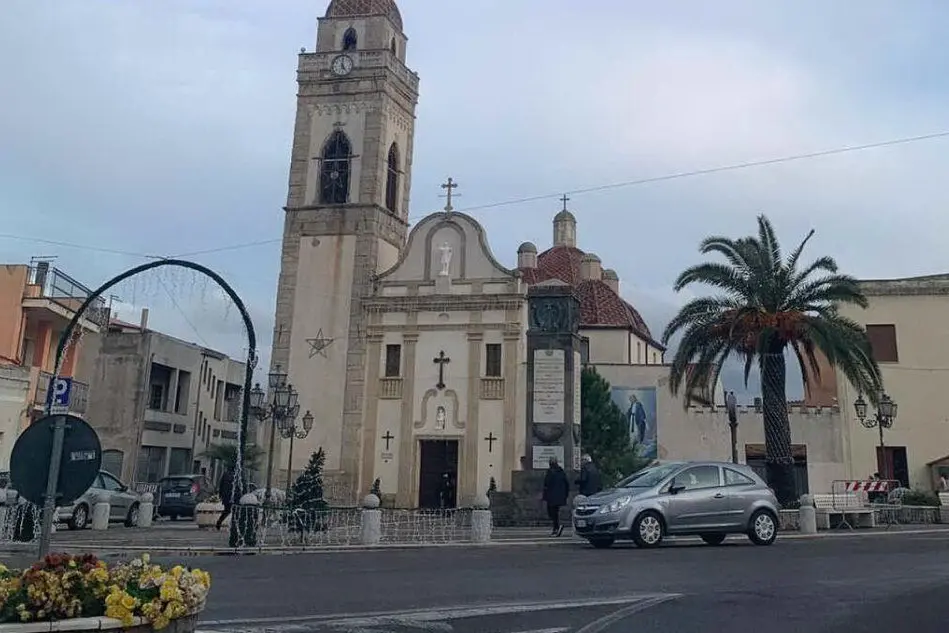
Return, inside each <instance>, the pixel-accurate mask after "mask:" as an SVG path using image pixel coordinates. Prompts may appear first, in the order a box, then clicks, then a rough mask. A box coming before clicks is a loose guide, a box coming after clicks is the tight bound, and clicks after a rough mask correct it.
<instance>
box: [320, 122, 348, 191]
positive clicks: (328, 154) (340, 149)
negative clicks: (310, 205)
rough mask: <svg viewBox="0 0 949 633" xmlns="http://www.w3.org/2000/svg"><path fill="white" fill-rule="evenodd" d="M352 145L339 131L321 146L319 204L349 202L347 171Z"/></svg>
mask: <svg viewBox="0 0 949 633" xmlns="http://www.w3.org/2000/svg"><path fill="white" fill-rule="evenodd" d="M351 149H352V145H351V144H350V142H349V139H348V138H347V137H346V135H345V134H343V133H342V132H341V131H339V130H336V131H335V132H333V134H332V135H330V137H329V139H328V140H327V141H326V144H325V145H324V146H323V155H322V158H323V163H322V165H321V166H320V203H321V204H346V203H347V202H348V201H349V169H350V159H351Z"/></svg>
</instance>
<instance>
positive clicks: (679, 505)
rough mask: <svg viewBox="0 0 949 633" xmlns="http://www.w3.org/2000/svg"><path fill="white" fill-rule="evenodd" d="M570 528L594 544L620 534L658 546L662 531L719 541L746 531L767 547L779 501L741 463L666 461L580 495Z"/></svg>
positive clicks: (772, 536) (775, 530)
mask: <svg viewBox="0 0 949 633" xmlns="http://www.w3.org/2000/svg"><path fill="white" fill-rule="evenodd" d="M573 527H574V532H575V533H576V535H577V536H581V537H583V538H585V539H587V540H588V541H590V543H591V544H592V545H593V546H594V547H598V548H605V547H610V546H611V545H613V543H614V542H615V541H616V539H622V538H629V539H632V540H633V541H634V542H635V543H636V545H638V546H639V547H658V546H659V544H660V543H662V539H663V537H664V536H666V535H676V536H684V535H689V536H700V537H701V538H702V540H704V541H705V542H706V543H708V544H709V545H719V544H721V543H722V541H724V540H725V537H726V536H727V535H729V534H746V535H747V536H748V538H750V539H751V542H752V543H754V544H755V545H771V544H772V543H774V540H775V538H776V537H777V533H778V500H777V499H776V498H775V496H774V492H773V491H772V490H771V489H770V488H769V487H768V485H767V484H766V483H765V482H764V481H763V480H762V479H761V478H760V477H759V476H758V475H757V474H756V473H755V472H754V471H753V470H752V469H751V468H749V467H748V466H746V465H744V464H732V463H730V462H729V463H720V462H675V463H666V464H661V465H658V466H652V467H650V468H646V469H644V470H641V471H639V472H637V473H635V474H633V475H631V476H629V477H627V478H626V479H624V480H622V481H620V482H619V483H618V484H616V487H615V488H612V489H610V490H605V491H603V492H600V493H598V494H595V495H592V496H590V497H587V498H585V499H583V500H582V501H581V502H580V503H578V504H577V506H576V507H575V508H574V511H573Z"/></svg>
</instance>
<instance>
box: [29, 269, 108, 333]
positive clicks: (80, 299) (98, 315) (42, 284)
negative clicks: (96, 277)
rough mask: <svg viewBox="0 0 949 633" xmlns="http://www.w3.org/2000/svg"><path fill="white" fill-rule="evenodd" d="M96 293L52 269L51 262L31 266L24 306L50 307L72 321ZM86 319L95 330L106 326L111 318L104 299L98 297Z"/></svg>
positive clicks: (86, 314)
mask: <svg viewBox="0 0 949 633" xmlns="http://www.w3.org/2000/svg"><path fill="white" fill-rule="evenodd" d="M92 293H93V291H92V290H91V289H90V288H89V287H88V286H85V285H83V284H81V283H79V282H78V281H76V280H75V279H73V278H72V277H70V276H69V275H67V274H66V273H64V272H63V271H61V270H60V269H58V268H56V267H54V266H51V265H50V264H49V262H34V263H33V264H31V265H30V271H29V276H28V278H27V285H26V289H25V291H24V295H23V307H24V308H26V309H30V308H34V309H42V308H46V309H48V310H51V311H53V312H55V313H56V314H58V315H59V316H61V317H63V318H66V319H71V318H72V317H73V315H74V314H75V313H76V311H77V310H78V309H79V308H80V306H82V304H83V303H84V302H85V301H86V300H87V299H88V298H89V297H90V296H92ZM83 316H84V318H85V320H86V321H87V322H88V323H90V324H92V325H93V326H94V327H96V326H102V325H105V324H106V323H107V322H108V319H109V307H108V305H107V304H106V302H105V300H104V299H103V298H101V297H97V298H96V299H95V300H93V302H92V304H91V305H90V306H89V307H88V308H86V312H85V314H84V315H83ZM83 325H87V324H85V323H84V324H83ZM96 329H97V328H96Z"/></svg>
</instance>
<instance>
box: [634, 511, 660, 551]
mask: <svg viewBox="0 0 949 633" xmlns="http://www.w3.org/2000/svg"><path fill="white" fill-rule="evenodd" d="M663 532H665V526H664V525H663V524H662V517H661V516H659V514H658V513H657V512H653V511H652V510H646V511H645V512H643V513H642V514H640V515H639V516H638V517H636V520H635V521H633V541H634V542H635V543H636V545H637V546H638V547H643V548H649V547H659V545H660V544H661V543H662V537H663Z"/></svg>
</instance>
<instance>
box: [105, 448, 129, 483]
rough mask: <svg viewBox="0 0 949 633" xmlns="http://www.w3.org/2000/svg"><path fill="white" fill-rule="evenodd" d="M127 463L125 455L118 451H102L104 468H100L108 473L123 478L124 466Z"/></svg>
mask: <svg viewBox="0 0 949 633" xmlns="http://www.w3.org/2000/svg"><path fill="white" fill-rule="evenodd" d="M124 461H125V454H124V453H122V451H120V450H117V449H108V450H104V451H102V466H100V468H101V469H102V470H104V471H106V472H107V473H112V474H113V475H115V476H116V477H121V476H122V465H123V462H124Z"/></svg>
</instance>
